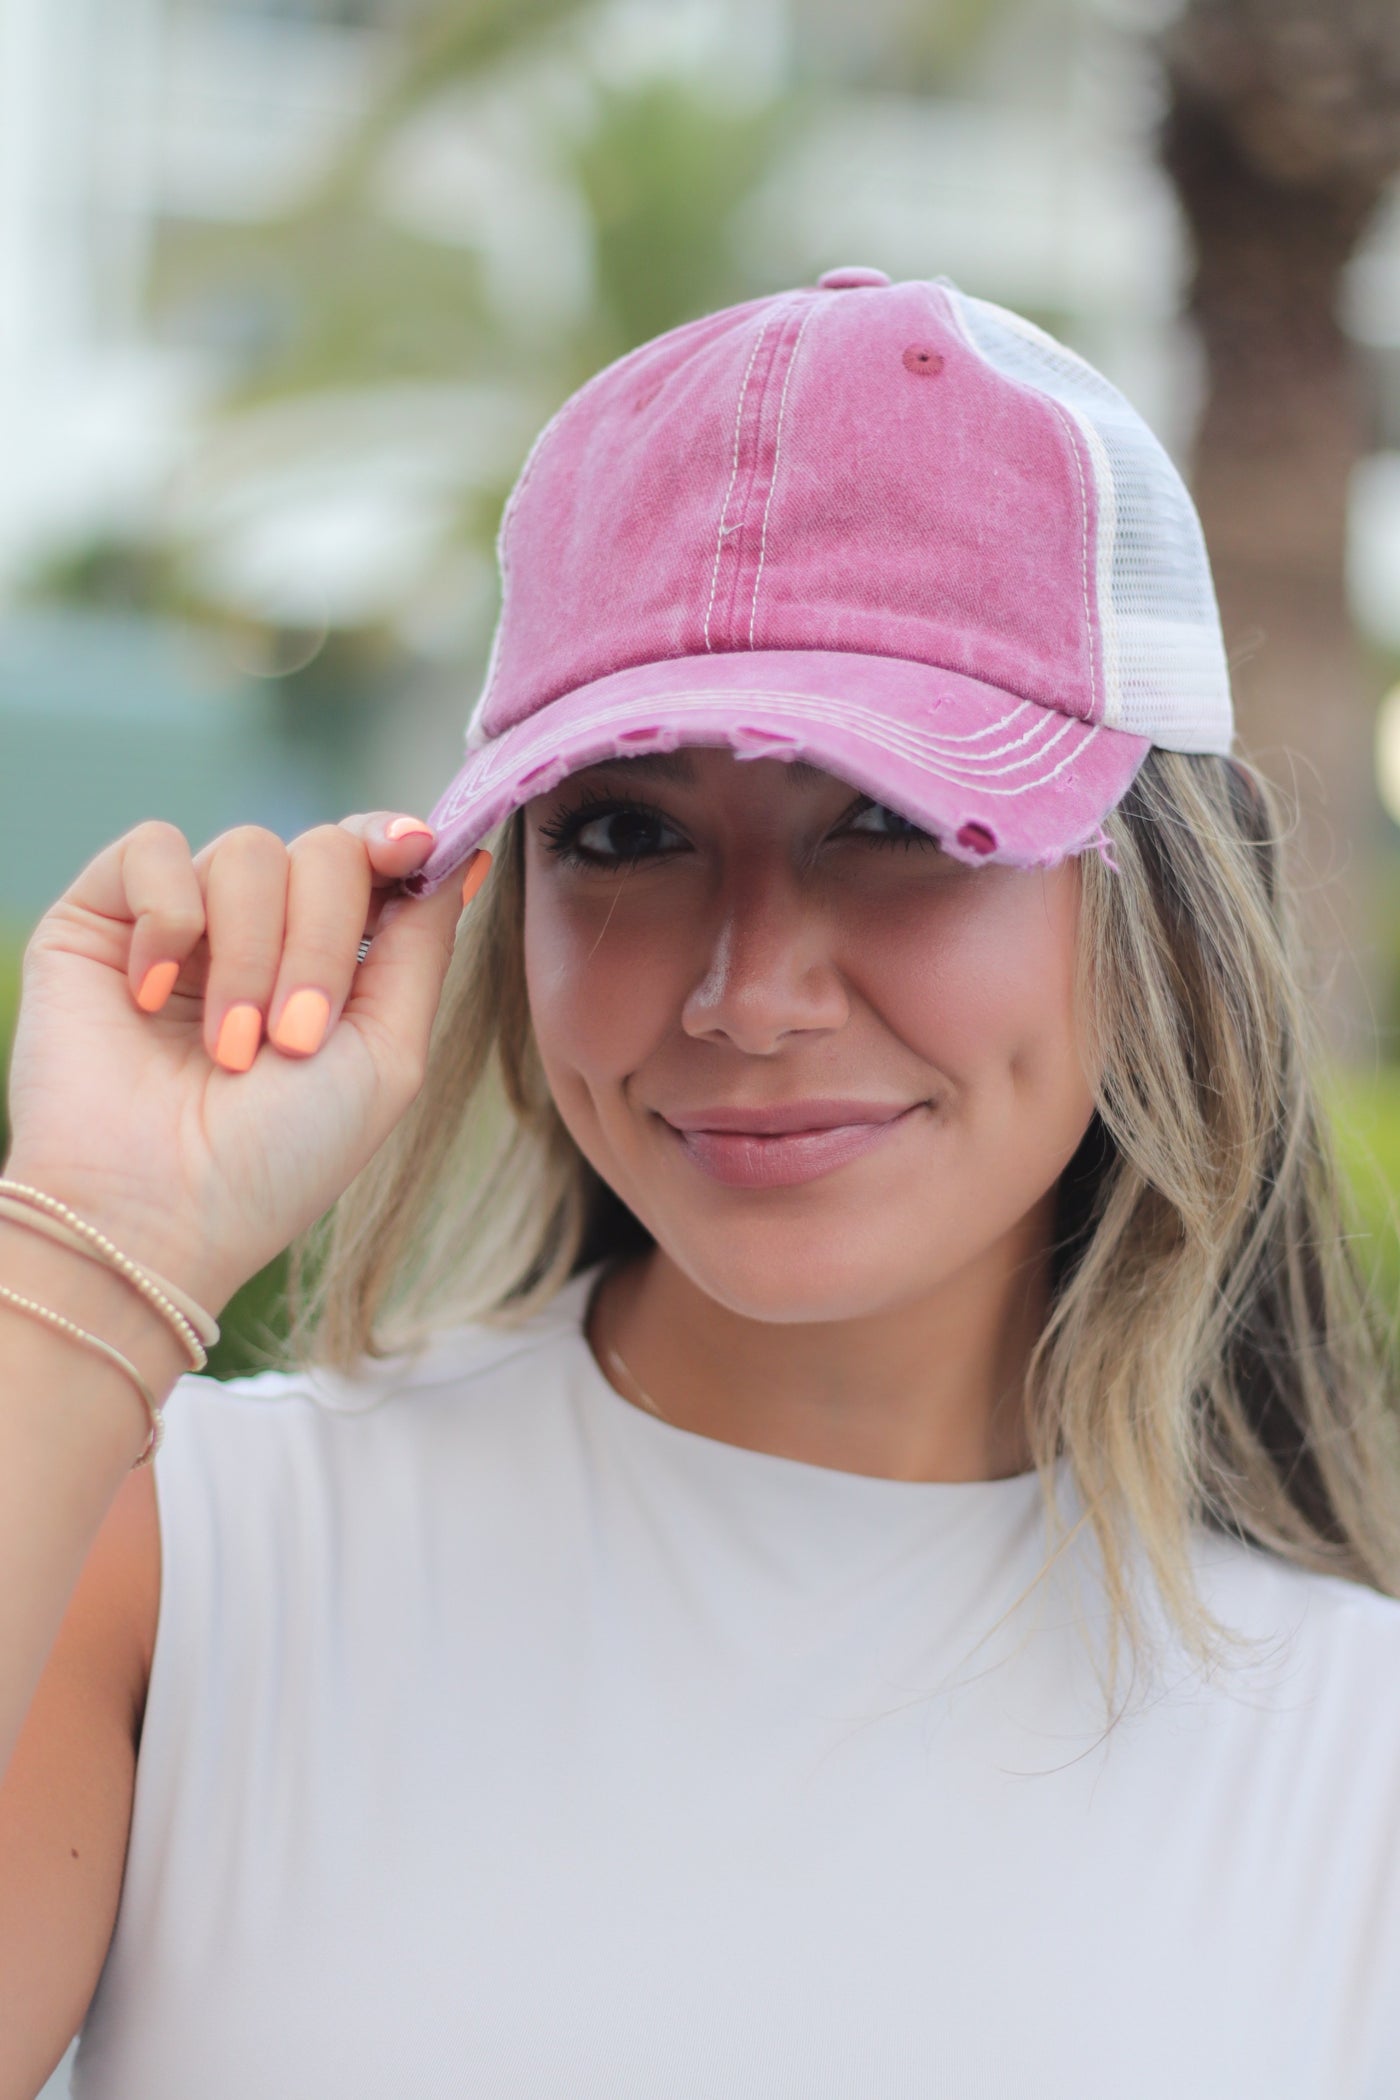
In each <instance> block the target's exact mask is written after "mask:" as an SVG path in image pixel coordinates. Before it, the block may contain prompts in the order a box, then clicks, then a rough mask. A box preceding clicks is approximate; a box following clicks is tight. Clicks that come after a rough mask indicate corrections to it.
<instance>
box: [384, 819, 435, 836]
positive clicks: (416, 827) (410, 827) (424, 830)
mask: <svg viewBox="0 0 1400 2100" xmlns="http://www.w3.org/2000/svg"><path fill="white" fill-rule="evenodd" d="M415 832H416V833H418V834H419V835H420V836H421V837H423V838H429V839H430V838H431V837H432V836H433V827H432V825H431V824H424V823H422V822H421V821H420V820H419V819H418V818H417V817H395V819H394V821H393V823H392V824H386V825H385V826H384V836H385V838H386V839H406V838H409V837H411V836H412V835H413V834H414V833H415Z"/></svg>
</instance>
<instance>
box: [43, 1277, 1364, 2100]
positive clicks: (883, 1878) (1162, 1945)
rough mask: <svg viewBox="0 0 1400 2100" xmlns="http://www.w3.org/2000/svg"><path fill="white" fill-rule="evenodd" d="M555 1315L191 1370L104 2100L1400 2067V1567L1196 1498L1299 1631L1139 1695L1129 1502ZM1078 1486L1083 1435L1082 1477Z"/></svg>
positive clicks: (675, 2092) (508, 2096) (1180, 2082)
mask: <svg viewBox="0 0 1400 2100" xmlns="http://www.w3.org/2000/svg"><path fill="white" fill-rule="evenodd" d="M601 1273H602V1266H601V1264H600V1265H598V1266H596V1267H594V1268H592V1269H589V1270H586V1271H584V1272H582V1273H580V1274H579V1275H578V1276H576V1277H574V1278H573V1279H572V1281H571V1282H570V1283H569V1284H568V1285H567V1286H566V1287H565V1289H564V1290H563V1291H562V1292H561V1293H560V1294H559V1296H558V1297H556V1299H555V1300H554V1301H553V1303H552V1304H551V1305H550V1306H549V1307H548V1308H547V1309H546V1311H545V1312H544V1313H543V1314H540V1315H538V1316H536V1317H535V1318H534V1319H533V1321H532V1322H531V1324H530V1325H529V1326H528V1327H527V1328H524V1329H521V1330H519V1331H517V1332H516V1333H514V1334H511V1335H504V1334H501V1333H499V1332H495V1331H492V1330H489V1329H486V1328H484V1327H481V1326H466V1327H462V1328H458V1329H456V1330H453V1331H452V1332H450V1333H447V1334H444V1335H441V1336H439V1337H438V1338H437V1339H436V1340H435V1342H434V1343H433V1344H432V1346H431V1347H430V1348H429V1349H428V1351H427V1352H426V1353H424V1354H423V1355H422V1356H420V1357H418V1358H417V1359H407V1360H399V1361H398V1362H397V1363H390V1364H387V1365H385V1364H380V1365H371V1366H369V1367H367V1370H366V1372H365V1375H364V1376H363V1378H361V1379H357V1380H343V1379H339V1378H334V1377H331V1376H329V1375H327V1374H296V1375H287V1374H283V1373H269V1372H265V1373H262V1374H260V1375H257V1376H254V1377H248V1378H242V1379H237V1380H234V1381H233V1382H231V1383H228V1384H222V1385H221V1384H220V1383H218V1382H217V1381H215V1380H212V1379H210V1378H208V1377H204V1378H195V1377H186V1378H185V1379H183V1380H182V1381H181V1383H180V1386H179V1388H178V1389H177V1390H176V1391H175V1392H174V1393H173V1394H172V1396H171V1399H170V1405H169V1416H168V1431H167V1437H166V1442H165V1446H164V1449H163V1450H162V1452H161V1454H160V1457H159V1459H158V1461H157V1465H156V1487H157V1493H158V1499H159V1505H160V1523H161V1542H162V1554H163V1569H162V1595H161V1606H160V1620H159V1628H158V1635H157V1640H156V1647H155V1655H154V1664H153V1671H152V1676H151V1683H150V1693H149V1700H148V1704H147V1708H146V1717H145V1726H144V1731H143V1735H142V1741H141V1749H140V1757H139V1762H138V1768H137V1779H136V1795H135V1806H134V1819H133V1823H132V1828H131V1835H130V1846H129V1852H128V1859H127V1868H126V1877H125V1882H124V1886H123V1890H122V1898H121V1906H120V1911H119V1914H118V1918H117V1924H116V1930H115V1934H114V1937H113V1941H112V1945H111V1949H110V1953H109V1956H108V1959H107V1962H106V1965H105V1968H104V1970H103V1973H102V1977H101V1980H100V1983H99V1986H98V1989H97V1993H96V1996H95V1998H94V2000H93V2003H92V2007H91V2010H90V2013H89V2016H88V2019H87V2021H86V2024H85V2026H84V2029H83V2032H82V2036H81V2041H80V2046H79V2050H78V2054H77V2058H76V2063H75V2068H74V2077H73V2092H74V2094H75V2095H78V2096H80V2100H138V2096H139V2100H195V2096H198V2100H391V2096H392V2100H399V2096H402V2100H437V2096H447V2095H452V2096H454V2100H455V2096H466V2095H470V2096H471V2100H721V2096H723V2100H738V2096H744V2100H750V2096H752V2100H770V2096H772V2100H788V2096H791V2100H799V2096H800V2100H828V2096H829V2100H916V2096H917V2100H928V2096H939V2100H941V2096H948V2100H1032V2096H1033V2100H1126V2096H1129V2095H1130V2096H1131V2100H1184V2096H1187V2095H1189V2096H1190V2100H1396V2095H1397V2094H1400V1603H1396V1602H1393V1601H1390V1600H1387V1599H1384V1598H1381V1597H1379V1596H1377V1595H1376V1594H1375V1593H1373V1592H1372V1591H1369V1590H1367V1589H1365V1588H1363V1587H1361V1586H1359V1585H1354V1584H1349V1583H1345V1582H1342V1581H1339V1580H1333V1579H1325V1578H1321V1577H1318V1576H1315V1575H1311V1574H1307V1573H1304V1572H1301V1571H1299V1570H1297V1569H1294V1568H1292V1567H1290V1566H1288V1565H1286V1564H1285V1563H1283V1562H1281V1561H1278V1560H1276V1559H1274V1558H1272V1557H1271V1556H1268V1555H1266V1554H1264V1553H1263V1552H1261V1551H1259V1550H1257V1549H1254V1548H1249V1547H1245V1546H1243V1545H1241V1544H1239V1543H1237V1542H1233V1541H1226V1540H1221V1539H1218V1538H1214V1537H1212V1536H1210V1535H1208V1534H1205V1533H1204V1532H1203V1533H1202V1534H1201V1535H1200V1547H1199V1551H1200V1564H1201V1568H1202V1571H1203V1580H1204V1582H1205V1586H1206V1589H1207V1594H1208V1597H1209V1600H1210V1601H1211V1602H1212V1603H1213V1604H1214V1606H1215V1608H1216V1609H1217V1610H1218V1611H1220V1612H1221V1613H1222V1614H1223V1615H1224V1617H1225V1618H1226V1620H1227V1621H1228V1622H1229V1623H1230V1624H1232V1625H1235V1626H1238V1627H1240V1628H1242V1629H1244V1630H1246V1631H1248V1632H1250V1633H1252V1634H1255V1635H1258V1636H1262V1637H1263V1638H1264V1641H1265V1646H1264V1648H1263V1649H1261V1651H1260V1656H1259V1659H1257V1660H1256V1661H1255V1662H1254V1663H1253V1664H1250V1665H1247V1666H1241V1668H1240V1670H1239V1671H1238V1673H1237V1674H1235V1675H1233V1676H1231V1677H1230V1678H1229V1679H1228V1681H1216V1682H1210V1681H1206V1680H1204V1679H1203V1678H1202V1676H1201V1675H1200V1673H1196V1672H1192V1671H1191V1669H1190V1668H1189V1666H1188V1665H1187V1664H1186V1662H1185V1661H1183V1662H1182V1663H1181V1665H1180V1667H1179V1669H1176V1670H1173V1671H1163V1673H1162V1675H1161V1680H1160V1682H1159V1683H1158V1684H1157V1685H1156V1686H1155V1687H1154V1688H1153V1689H1151V1691H1150V1695H1148V1696H1138V1697H1136V1698H1135V1700H1134V1702H1133V1704H1132V1706H1131V1707H1130V1710H1129V1713H1128V1715H1127V1717H1126V1718H1125V1719H1123V1720H1121V1721H1120V1722H1119V1723H1118V1725H1117V1726H1116V1727H1115V1728H1114V1729H1113V1730H1112V1731H1111V1732H1109V1733H1108V1734H1107V1735H1105V1732H1104V1726H1103V1712H1102V1695H1101V1693H1100V1692H1099V1690H1098V1687H1097V1684H1096V1682H1095V1680H1094V1677H1093V1674H1092V1670H1091V1667H1090V1663H1089V1659H1088V1656H1087V1654H1086V1653H1085V1651H1084V1649H1083V1646H1082V1643H1081V1640H1080V1636H1079V1634H1078V1632H1077V1630H1076V1625H1075V1617H1076V1612H1077V1610H1079V1609H1081V1608H1087V1609H1089V1610H1091V1611H1092V1610H1093V1609H1094V1606H1093V1603H1092V1601H1090V1602H1089V1603H1088V1604H1087V1605H1086V1602H1085V1600H1086V1599H1089V1600H1092V1596H1093V1589H1092V1585H1091V1584H1086V1583H1085V1581H1084V1579H1083V1578H1084V1574H1085V1571H1086V1569H1087V1567H1088V1555H1087V1553H1086V1551H1084V1550H1083V1548H1082V1541H1083V1539H1085V1538H1087V1537H1088V1536H1089V1535H1090V1534H1089V1531H1088V1527H1087V1526H1086V1528H1085V1532H1084V1533H1082V1534H1081V1535H1080V1541H1077V1542H1076V1544H1075V1546H1073V1547H1072V1548H1071V1549H1070V1551H1069V1553H1068V1554H1067V1555H1066V1556H1065V1557H1064V1558H1063V1559H1062V1560H1061V1561H1060V1563H1058V1565H1057V1568H1056V1570H1055V1573H1054V1575H1053V1576H1052V1577H1048V1578H1047V1579H1046V1581H1045V1582H1043V1583H1041V1584H1040V1585H1039V1586H1038V1587H1036V1588H1035V1589H1034V1590H1033V1591H1032V1592H1031V1596H1030V1598H1028V1599H1027V1600H1026V1601H1025V1602H1024V1603H1023V1604H1022V1605H1021V1606H1020V1608H1019V1609H1018V1610H1017V1611H1015V1612H1013V1614H1012V1616H1011V1618H1010V1620H1009V1621H1008V1622H1007V1624H1006V1625H1005V1626H1004V1627H1002V1628H1001V1629H1000V1630H998V1631H995V1632H993V1633H991V1635H990V1638H987V1639H982V1644H981V1646H980V1647H979V1646H978V1642H979V1639H980V1638H981V1637H982V1636H984V1635H985V1634H986V1633H987V1629H989V1628H990V1627H991V1626H992V1623H993V1621H995V1620H996V1619H997V1618H998V1617H999V1616H1000V1614H1001V1613H1002V1612H1004V1611H1005V1610H1006V1609H1007V1607H1008V1606H1010V1605H1012V1604H1013V1603H1014V1600H1015V1599H1016V1597H1017V1595H1018V1593H1019V1592H1021V1591H1022V1590H1023V1588H1024V1587H1025V1585H1026V1584H1027V1583H1029V1582H1030V1581H1031V1580H1032V1578H1033V1577H1034V1576H1035V1575H1036V1573H1037V1571H1038V1570H1039V1568H1040V1566H1041V1563H1042V1560H1043V1558H1044V1549H1045V1544H1046V1537H1047V1533H1046V1529H1045V1520H1044V1517H1043V1514H1042V1508H1041V1500H1040V1487H1039V1483H1038V1481H1037V1478H1036V1476H1035V1474H1034V1473H1029V1474H1024V1475H1021V1476H1019V1477H1017V1478H1014V1479H1009V1480H997V1481H977V1482H962V1483H948V1482H929V1481H896V1480H886V1479H876V1478H871V1477H867V1476H864V1475H859V1474H852V1473H843V1472H837V1471H834V1470H830V1469H828V1468H825V1467H821V1466H815V1465H810V1464H807V1463H804V1462H800V1461H797V1460H794V1459H787V1458H781V1457H777V1456H774V1455H771V1454H768V1453H764V1452H757V1451H750V1450H746V1449H742V1448H739V1447H737V1446H734V1445H731V1444H726V1443H721V1442H719V1441H717V1440H715V1439H712V1438H707V1437H703V1436H700V1435H697V1434H695V1433H693V1432H691V1431H688V1430H684V1429H678V1428H676V1427H674V1426H672V1425H670V1424H668V1423H665V1422H662V1421H660V1420H658V1419H657V1418H656V1417H655V1416H652V1415H649V1414H647V1413H645V1412H644V1411H642V1410H641V1409H640V1408H638V1407H636V1406H634V1405H633V1404H632V1403H631V1402H629V1401H628V1400H625V1399H624V1398H623V1397H622V1396H621V1395H620V1394H618V1393H617V1392H615V1391H614V1389H613V1388H612V1386H611V1385H609V1383H608V1382H607V1380H606V1379H605V1378H604V1376H603V1374H602V1372H601V1371H600V1369H599V1368H598V1366H597V1365H596V1363H595V1361H594V1359H593V1356H592V1354H591V1352H590V1350H589V1347H588V1344H587V1341H586V1339H585V1336H584V1331H583V1319H584V1315H585V1307H586V1301H587V1298H588V1295H589V1293H590V1292H591V1289H592V1286H593V1284H594V1283H595V1282H596V1280H597V1279H598V1277H599V1276H600V1274H601ZM1060 1477H1061V1480H1062V1482H1063V1484H1064V1492H1065V1494H1066V1496H1067V1497H1068V1500H1069V1506H1070V1508H1071V1511H1072V1513H1074V1514H1077V1513H1078V1510H1079V1508H1080V1507H1081V1505H1080V1504H1079V1503H1078V1502H1077V1500H1076V1499H1075V1498H1074V1494H1073V1488H1072V1483H1071V1481H1070V1476H1069V1474H1068V1471H1067V1468H1065V1467H1063V1466H1062V1468H1061V1475H1060Z"/></svg>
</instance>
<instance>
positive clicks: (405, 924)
mask: <svg viewBox="0 0 1400 2100" xmlns="http://www.w3.org/2000/svg"><path fill="white" fill-rule="evenodd" d="M490 869H491V855H490V854H489V853H488V852H487V850H486V848H485V847H484V846H482V847H478V849H477V851H476V853H475V854H474V855H473V856H472V859H471V860H470V861H469V862H468V864H467V869H466V874H465V879H462V878H459V877H458V876H456V875H454V876H452V877H450V878H449V880H448V881H446V882H445V883H443V885H442V887H441V888H440V889H437V890H435V891H434V892H433V894H432V896H430V897H409V896H404V895H399V896H397V897H391V898H390V900H389V902H388V903H387V904H386V905H385V906H384V909H383V910H382V912H381V913H380V915H379V923H378V925H377V926H376V928H375V932H374V938H373V940H372V941H371V942H370V944H369V951H368V953H367V954H366V956H365V959H364V961H363V962H362V963H361V964H360V967H359V969H358V970H357V971H356V973H355V985H354V989H353V991H352V992H351V995H350V997H349V998H348V999H347V1000H346V1002H345V1011H346V1013H347V1014H349V1015H353V1014H355V1013H360V1014H363V1015H364V1016H365V1017H366V1018H370V1017H372V1018H373V1019H374V1020H375V1021H377V1022H378V1023H379V1024H380V1025H381V1026H382V1027H385V1028H387V1029H389V1030H390V1031H391V1032H392V1033H393V1034H394V1035H396V1036H399V1037H401V1038H402V1037H405V1036H406V1037H407V1038H408V1039H409V1040H410V1041H411V1042H414V1043H416V1044H420V1045H422V1047H423V1048H424V1049H426V1047H427V1043H428V1038H429V1035H430V1034H431V1032H432V1026H433V1020H434V1017H435V1016H436V1013H437V1009H438V1002H439V1000H440V999H441V997H442V986H443V980H444V979H445V977H446V975H447V966H448V964H449V963H450V962H451V960H452V950H453V945H454V942H455V939H456V933H457V922H458V920H459V919H460V918H461V915H462V911H463V909H464V903H466V902H469V901H470V899H471V898H473V897H474V896H475V895H476V893H477V891H478V890H479V889H480V887H481V885H482V883H483V882H484V881H485V879H486V877H487V875H488V874H489V873H490Z"/></svg>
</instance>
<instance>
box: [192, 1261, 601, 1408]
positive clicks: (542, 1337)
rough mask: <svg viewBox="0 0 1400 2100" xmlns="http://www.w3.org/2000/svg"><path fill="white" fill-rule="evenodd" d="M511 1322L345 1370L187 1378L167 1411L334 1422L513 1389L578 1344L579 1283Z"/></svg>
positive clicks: (457, 1332) (449, 1333) (485, 1322)
mask: <svg viewBox="0 0 1400 2100" xmlns="http://www.w3.org/2000/svg"><path fill="white" fill-rule="evenodd" d="M579 1281H580V1279H577V1278H575V1279H573V1280H571V1282H569V1283H567V1284H565V1285H564V1287H563V1288H562V1289H561V1290H560V1291H558V1292H556V1294H555V1295H554V1297H553V1298H551V1299H549V1300H548V1301H547V1302H546V1303H545V1304H544V1305H542V1306H538V1307H536V1308H534V1309H533V1310H532V1311H531V1312H530V1313H529V1314H527V1315H526V1316H525V1317H523V1318H517V1319H514V1320H511V1321H509V1322H503V1321H497V1320H494V1319H486V1318H481V1319H471V1320H463V1321H458V1322H454V1323H452V1324H449V1325H446V1326H443V1327H439V1328H437V1329H435V1330H433V1331H432V1332H431V1333H429V1334H427V1335H426V1336H424V1337H423V1338H422V1339H421V1340H420V1341H419V1342H417V1343H416V1344H415V1345H414V1346H413V1347H411V1348H403V1349H398V1350H391V1351H390V1352H388V1353H387V1354H384V1355H380V1356H362V1357H361V1358H360V1359H359V1360H358V1361H357V1363H356V1364H355V1365H354V1366H353V1368H351V1369H349V1370H338V1369H333V1368H331V1367H330V1366H328V1365H325V1364H318V1363H300V1364H298V1363H289V1364H286V1365H272V1366H268V1367H267V1368H265V1369H261V1370H249V1371H244V1372H240V1373H238V1374H236V1375H234V1376H232V1377H229V1378H217V1377H214V1376H213V1375H212V1374H210V1373H209V1372H207V1371H205V1372H200V1373H196V1372H187V1373H186V1374H185V1375H184V1376H183V1377H182V1378H180V1379H179V1380H178V1381H177V1384H176V1386H175V1388H174V1391H173V1393H172V1396H171V1402H170V1403H168V1404H170V1405H171V1406H172V1411H173V1409H174V1408H179V1409H182V1410H186V1409H193V1410H196V1411H198V1412H200V1413H202V1414H203V1415H205V1416H206V1417H210V1418H218V1417H224V1418H228V1419H235V1420H249V1421H251V1420H259V1419H262V1420H266V1419H275V1418H277V1417H279V1416H280V1417H284V1418H285V1417H287V1416H293V1415H297V1414H301V1415H307V1416H309V1417H310V1418H312V1419H318V1420H319V1419H322V1418H324V1419H325V1420H327V1421H329V1422H334V1421H335V1420H337V1419H341V1418H344V1417H347V1416H358V1415H366V1414H370V1413H372V1412H375V1411H378V1410H382V1409H384V1408H386V1407H390V1406H401V1405H408V1406H411V1405H412V1404H413V1403H415V1402H417V1401H430V1400H431V1399H433V1398H435V1397H438V1396H440V1395H442V1394H443V1393H444V1392H450V1393H451V1394H452V1395H453V1396H454V1397H459V1396H460V1397H462V1398H465V1397H467V1395H469V1394H471V1393H474V1392H475V1393H478V1394H479V1393H482V1392H483V1391H484V1390H485V1389H487V1388H489V1387H491V1386H492V1385H493V1384H495V1383H496V1382H497V1381H500V1382H503V1383H512V1382H513V1381H514V1378H515V1377H516V1376H517V1375H518V1374H522V1373H524V1371H525V1369H526V1366H527V1364H528V1365H529V1367H530V1368H531V1369H532V1370H534V1371H536V1372H538V1370H539V1368H540V1367H541V1364H542V1362H543V1361H547V1360H548V1359H549V1358H550V1357H552V1356H556V1355H557V1354H558V1353H559V1351H560V1350H561V1348H567V1346H568V1345H569V1343H570V1341H571V1340H572V1339H575V1338H577V1336H578V1334H579V1331H580V1325H579V1304H578V1303H577V1302H576V1301H577V1300H578V1299H579V1290H578V1283H579Z"/></svg>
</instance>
